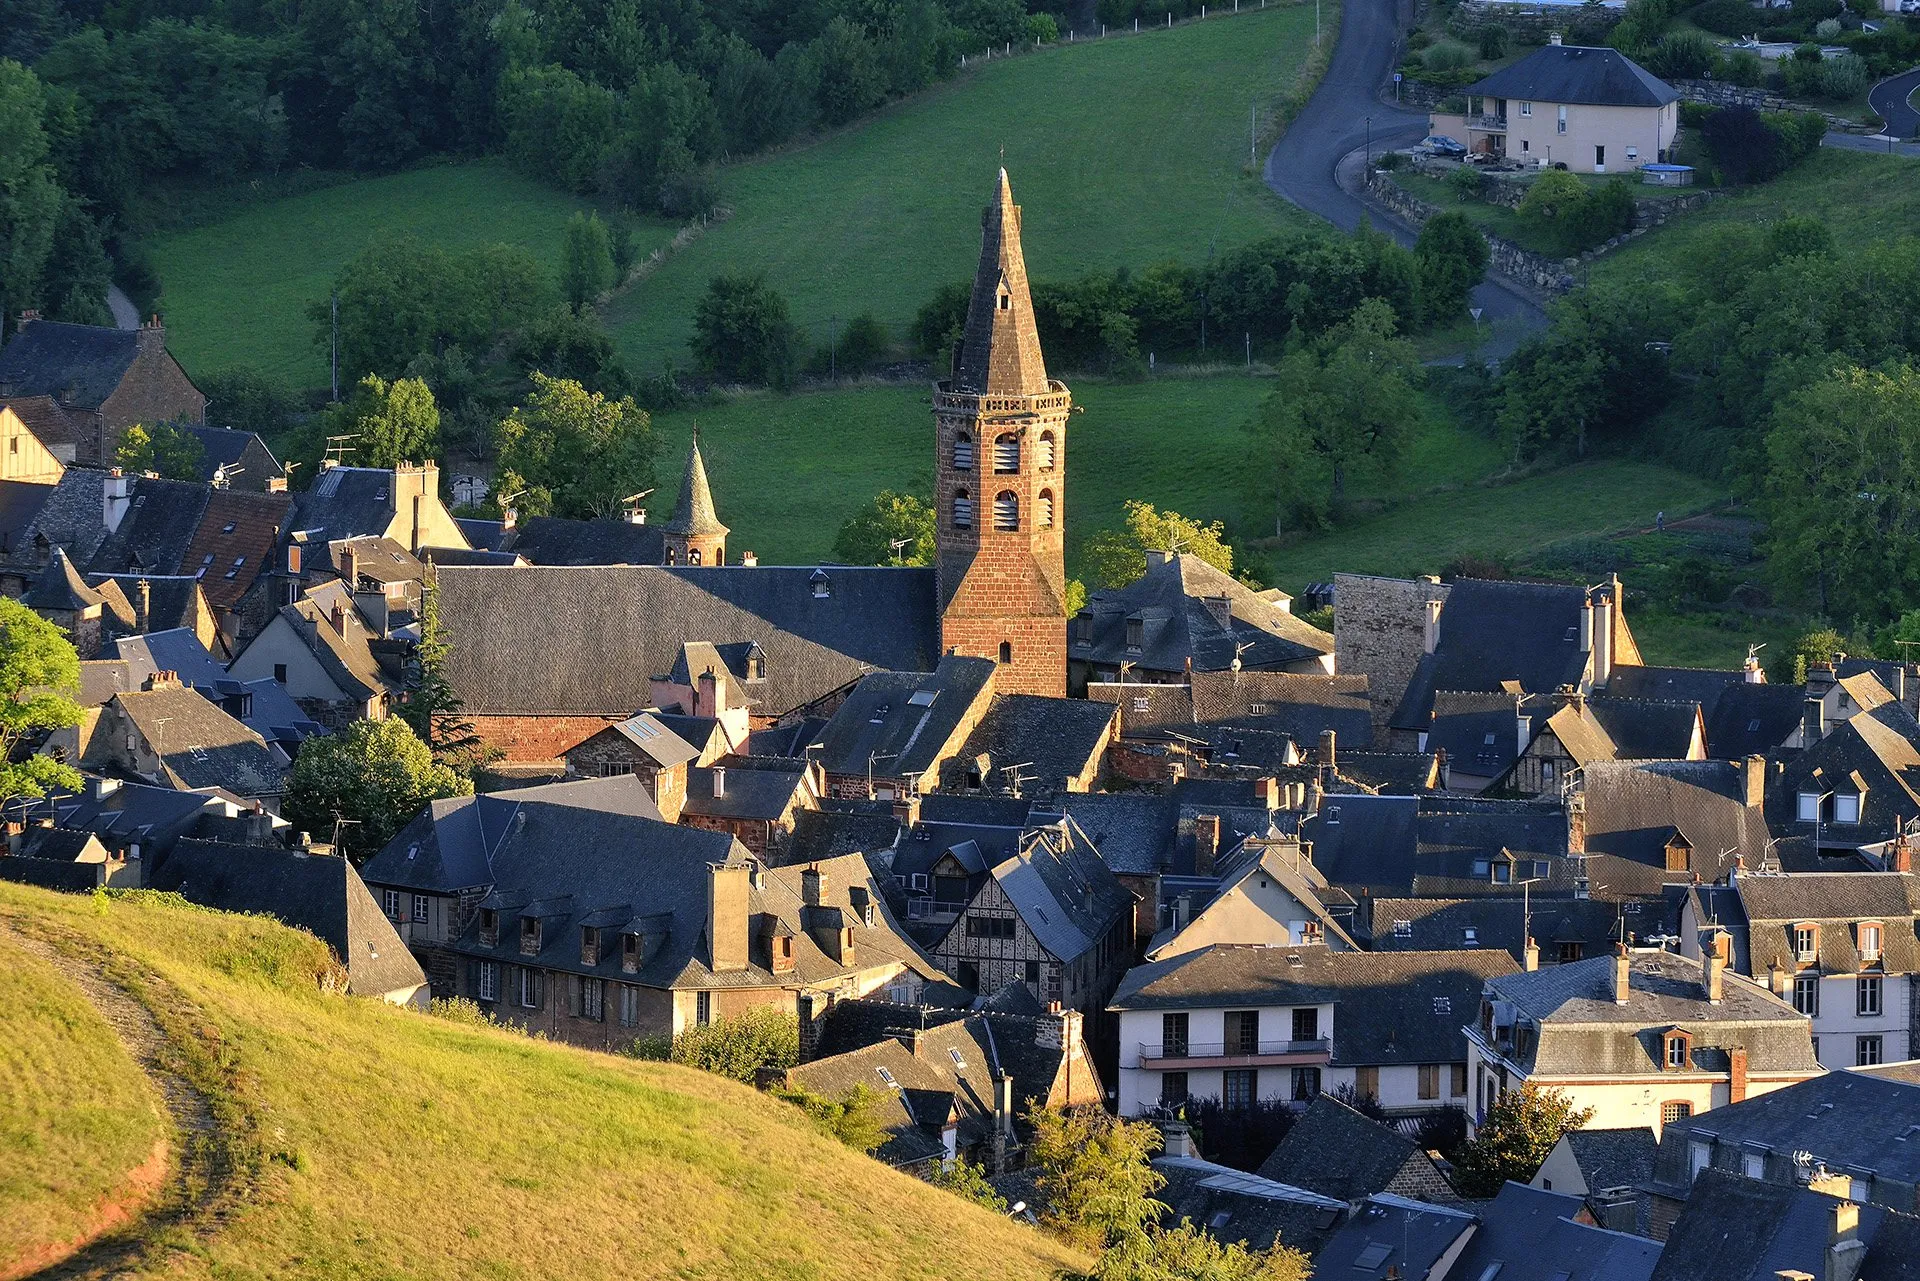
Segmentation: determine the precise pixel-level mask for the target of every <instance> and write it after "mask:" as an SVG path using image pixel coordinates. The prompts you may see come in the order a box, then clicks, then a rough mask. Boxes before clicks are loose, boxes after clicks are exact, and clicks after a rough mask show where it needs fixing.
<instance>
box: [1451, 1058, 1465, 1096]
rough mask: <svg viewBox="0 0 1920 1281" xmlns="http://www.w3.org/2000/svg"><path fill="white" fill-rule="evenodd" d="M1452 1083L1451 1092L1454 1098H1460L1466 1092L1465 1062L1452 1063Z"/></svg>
mask: <svg viewBox="0 0 1920 1281" xmlns="http://www.w3.org/2000/svg"><path fill="white" fill-rule="evenodd" d="M1452 1085H1453V1090H1452V1093H1453V1097H1454V1098H1456V1099H1457V1098H1462V1097H1464V1096H1465V1095H1466V1092H1467V1065H1466V1064H1464V1063H1455V1064H1454V1065H1453V1081H1452Z"/></svg>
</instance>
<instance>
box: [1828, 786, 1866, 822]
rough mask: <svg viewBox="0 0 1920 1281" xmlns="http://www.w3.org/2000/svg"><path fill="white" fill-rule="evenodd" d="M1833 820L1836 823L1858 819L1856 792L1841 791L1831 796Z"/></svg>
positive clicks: (1858, 807)
mask: <svg viewBox="0 0 1920 1281" xmlns="http://www.w3.org/2000/svg"><path fill="white" fill-rule="evenodd" d="M1833 821H1834V822H1836V823H1858V822H1859V821H1860V797H1859V795H1858V794H1857V793H1843V794H1841V795H1838V796H1835V797H1834V798H1833Z"/></svg>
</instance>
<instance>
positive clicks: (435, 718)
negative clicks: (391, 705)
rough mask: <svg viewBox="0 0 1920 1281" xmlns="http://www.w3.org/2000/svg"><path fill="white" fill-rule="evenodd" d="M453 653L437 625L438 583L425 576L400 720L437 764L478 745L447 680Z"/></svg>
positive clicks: (477, 736) (408, 659)
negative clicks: (418, 621) (417, 627)
mask: <svg viewBox="0 0 1920 1281" xmlns="http://www.w3.org/2000/svg"><path fill="white" fill-rule="evenodd" d="M452 652H453V646H452V644H451V643H449V642H448V640H447V636H446V633H445V632H444V631H443V630H442V629H441V627H440V585H439V584H438V583H437V582H435V581H434V580H433V579H431V578H429V579H428V580H427V582H426V586H425V587H424V588H422V589H421V593H420V639H419V641H417V642H416V643H415V644H414V647H413V652H412V653H411V654H410V655H408V657H407V677H406V685H405V692H406V701H405V702H403V703H401V704H400V711H399V715H400V718H401V719H402V720H404V721H406V723H407V725H408V726H409V727H410V728H411V729H412V730H413V733H414V736H415V737H416V738H418V739H419V740H420V741H421V742H423V743H425V744H426V745H427V747H428V749H429V750H431V751H432V752H433V755H434V758H435V759H436V760H442V761H444V760H446V759H447V758H448V757H450V756H455V755H459V754H464V753H469V752H471V751H472V750H473V749H474V748H476V747H478V746H479V745H480V737H479V735H477V734H475V733H474V732H473V722H472V721H470V720H467V719H466V718H465V717H464V716H462V715H461V714H460V713H461V708H462V702H461V699H460V695H458V694H457V693H455V692H454V689H453V685H452V684H451V683H450V682H449V681H448V680H447V671H446V669H447V659H448V657H449V656H450V655H451V654H452Z"/></svg>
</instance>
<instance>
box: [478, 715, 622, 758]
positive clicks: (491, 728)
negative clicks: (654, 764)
mask: <svg viewBox="0 0 1920 1281" xmlns="http://www.w3.org/2000/svg"><path fill="white" fill-rule="evenodd" d="M627 715H632V713H630V712H629V713H627ZM626 718H627V717H626V716H488V715H475V716H470V717H469V718H468V719H469V720H471V721H472V722H473V732H474V733H475V734H476V735H478V736H479V738H480V742H481V743H482V745H484V746H486V747H490V748H497V749H498V750H499V751H500V753H501V758H500V759H501V760H502V761H504V762H506V763H508V764H531V763H539V762H545V761H557V760H559V759H560V758H561V757H562V756H565V755H566V753H567V749H568V748H570V747H572V746H573V745H574V744H576V743H578V742H580V741H582V740H583V739H586V738H589V737H591V736H592V735H594V734H597V733H599V732H600V731H601V730H603V729H605V728H606V727H607V726H609V725H617V724H619V723H620V722H621V721H623V720H625V719H626Z"/></svg>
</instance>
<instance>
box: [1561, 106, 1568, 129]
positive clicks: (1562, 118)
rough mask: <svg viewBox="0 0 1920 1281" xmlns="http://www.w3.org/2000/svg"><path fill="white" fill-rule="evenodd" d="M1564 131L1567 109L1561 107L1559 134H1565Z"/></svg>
mask: <svg viewBox="0 0 1920 1281" xmlns="http://www.w3.org/2000/svg"><path fill="white" fill-rule="evenodd" d="M1566 131H1567V109H1566V108H1565V107H1562V108H1560V132H1561V133H1565V132H1566Z"/></svg>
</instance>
